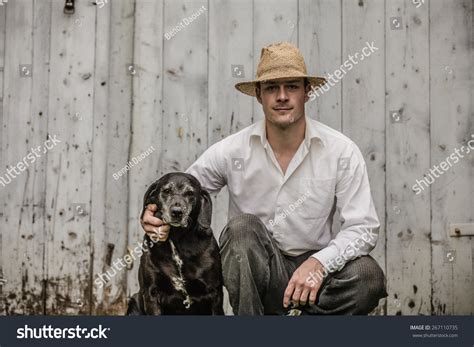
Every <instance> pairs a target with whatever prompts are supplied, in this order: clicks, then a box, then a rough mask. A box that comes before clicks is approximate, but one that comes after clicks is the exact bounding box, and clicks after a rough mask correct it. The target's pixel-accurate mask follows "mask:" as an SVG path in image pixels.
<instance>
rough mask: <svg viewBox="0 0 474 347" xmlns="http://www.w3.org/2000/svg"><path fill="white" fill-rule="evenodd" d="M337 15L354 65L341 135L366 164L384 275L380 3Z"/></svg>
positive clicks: (345, 54)
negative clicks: (352, 144)
mask: <svg viewBox="0 0 474 347" xmlns="http://www.w3.org/2000/svg"><path fill="white" fill-rule="evenodd" d="M342 12H343V19H342V23H343V34H342V36H343V50H342V61H341V64H344V62H345V61H346V60H347V61H349V62H351V60H350V59H349V57H350V56H351V57H354V58H353V60H354V61H355V62H356V63H357V64H353V68H352V69H351V70H350V71H347V74H346V75H344V77H343V78H342V81H341V83H342V91H343V97H342V99H343V107H342V109H343V115H342V125H343V126H342V130H343V132H344V134H345V135H347V136H349V138H351V139H352V140H353V141H354V142H355V143H356V144H357V145H358V146H359V148H360V150H361V152H362V155H363V156H364V159H365V162H366V164H367V171H368V175H369V181H370V188H371V192H372V198H373V200H374V204H375V207H376V210H377V215H378V217H379V220H380V225H381V227H380V231H379V239H378V241H377V246H376V247H375V249H374V250H373V251H372V253H371V255H372V256H373V257H374V258H375V260H377V262H378V264H379V265H380V266H381V267H382V269H384V270H385V189H384V188H385V174H384V173H385V172H384V170H385V145H384V144H385V118H384V117H382V116H381V115H383V114H384V110H385V102H384V101H385V93H384V89H385V70H384V68H385V65H384V64H385V61H384V30H383V29H384V16H385V12H384V4H383V2H382V1H378V0H365V1H356V0H353V1H344V2H343V9H342ZM367 43H369V45H368V44H367ZM370 45H372V46H374V47H375V48H377V50H375V48H372V49H373V50H374V51H371V50H370V49H369V48H368V47H369V46H370ZM362 50H364V51H362ZM363 53H367V55H368V56H365V55H364V54H363ZM369 54H370V55H369ZM347 66H349V64H346V65H345V66H344V65H343V67H342V68H343V69H347ZM336 68H338V67H336ZM334 71H335V70H333V71H332V72H331V73H333V72H334ZM334 79H336V78H334ZM325 95H326V94H325ZM324 97H325V96H324ZM385 273H386V274H387V272H386V271H385ZM384 310H385V300H381V301H380V303H379V307H378V308H377V309H376V310H375V312H377V313H378V314H381V313H383V312H384Z"/></svg>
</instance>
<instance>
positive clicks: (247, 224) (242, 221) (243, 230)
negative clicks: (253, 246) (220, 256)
mask: <svg viewBox="0 0 474 347" xmlns="http://www.w3.org/2000/svg"><path fill="white" fill-rule="evenodd" d="M263 231H265V225H264V224H263V222H262V221H261V220H260V219H259V218H258V217H257V216H255V215H253V214H247V213H245V214H240V215H237V216H235V217H232V218H231V219H230V220H229V222H228V223H227V225H226V226H225V227H224V230H223V231H222V233H221V236H220V237H219V245H221V247H222V245H223V243H228V242H232V243H238V244H242V243H247V242H245V241H249V240H253V239H255V238H256V237H257V234H258V233H261V232H263Z"/></svg>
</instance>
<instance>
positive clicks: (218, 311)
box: [212, 289, 224, 316]
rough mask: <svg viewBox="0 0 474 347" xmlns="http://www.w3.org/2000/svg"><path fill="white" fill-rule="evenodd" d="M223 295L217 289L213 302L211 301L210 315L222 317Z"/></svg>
mask: <svg viewBox="0 0 474 347" xmlns="http://www.w3.org/2000/svg"><path fill="white" fill-rule="evenodd" d="M223 303H224V295H223V292H222V289H220V290H219V289H217V291H216V293H215V295H214V300H212V315H213V316H223V315H224V308H223Z"/></svg>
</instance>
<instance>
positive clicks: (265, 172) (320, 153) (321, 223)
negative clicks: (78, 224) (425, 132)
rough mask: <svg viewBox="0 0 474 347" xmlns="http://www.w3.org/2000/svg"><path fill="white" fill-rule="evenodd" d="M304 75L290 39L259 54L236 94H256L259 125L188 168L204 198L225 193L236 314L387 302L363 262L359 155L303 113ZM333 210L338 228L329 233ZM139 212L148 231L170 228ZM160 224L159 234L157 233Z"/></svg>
mask: <svg viewBox="0 0 474 347" xmlns="http://www.w3.org/2000/svg"><path fill="white" fill-rule="evenodd" d="M324 83H325V79H324V78H320V77H312V76H308V75H307V72H306V65H305V62H304V59H303V56H302V55H301V53H300V51H299V50H298V49H297V48H296V47H294V46H293V45H291V44H289V43H279V44H273V45H270V46H268V47H265V48H263V49H262V54H261V57H260V63H259V65H258V68H257V79H256V80H254V81H251V82H243V83H238V84H237V85H236V88H237V89H238V90H239V91H241V92H243V93H245V94H247V95H250V96H255V97H257V100H258V102H259V103H260V104H261V105H262V108H263V112H264V113H265V119H264V120H262V121H259V122H257V123H255V124H253V125H251V126H249V127H247V128H245V129H243V130H241V131H239V132H238V133H236V134H233V135H231V136H228V137H227V138H225V139H223V140H222V141H219V142H218V143H216V144H214V145H212V146H211V147H210V148H209V149H208V150H207V151H205V152H204V154H203V155H202V156H201V157H200V158H199V159H198V160H197V161H196V162H195V163H194V164H192V165H191V166H190V167H189V168H188V170H187V171H186V172H187V173H190V174H192V175H194V176H195V177H196V178H198V180H199V181H200V182H201V184H202V185H203V186H204V187H205V188H206V189H207V190H208V191H209V192H210V193H215V192H218V191H219V190H220V189H221V188H222V187H223V186H224V185H227V186H228V189H229V200H230V201H229V221H228V223H227V225H226V226H225V228H224V230H223V232H222V234H221V236H220V239H219V244H220V247H221V255H222V265H223V275H224V284H225V286H226V288H227V290H228V292H229V298H230V303H231V306H232V308H233V310H234V313H235V314H238V315H242V314H246V315H260V314H286V313H287V312H288V311H289V309H290V308H292V307H296V306H298V307H297V308H298V309H299V310H301V311H302V312H303V314H367V313H369V312H370V311H371V310H373V309H374V308H375V307H376V306H377V304H378V301H379V299H380V298H382V297H385V296H387V293H386V290H385V277H384V275H383V272H382V270H381V269H380V267H379V266H378V264H377V263H376V262H375V260H374V259H373V258H372V257H370V256H369V255H368V254H369V252H370V251H371V250H372V249H373V248H374V247H375V244H376V241H377V237H378V229H379V226H380V224H379V221H378V218H377V214H376V212H375V208H374V204H373V201H372V197H371V193H370V186H369V181H368V176H367V170H366V165H365V162H364V158H363V156H362V154H361V152H360V151H359V149H358V147H357V146H356V145H355V144H354V142H352V141H351V140H350V139H349V138H347V137H346V136H344V135H343V134H341V133H339V132H338V131H336V130H333V129H331V128H329V127H328V126H326V125H324V124H322V123H319V122H317V121H315V120H312V119H310V118H309V117H306V116H305V110H304V104H305V102H307V101H308V99H309V97H310V94H311V92H312V91H313V90H314V89H315V88H318V87H320V86H321V85H322V84H324ZM336 208H337V209H338V210H339V212H340V216H341V217H340V219H341V224H342V226H341V230H340V232H339V233H337V235H335V237H334V238H333V237H332V236H331V225H332V221H333V216H334V212H335V210H336ZM155 210H156V206H154V205H151V206H148V207H147V210H146V211H145V214H144V217H143V220H142V226H143V229H144V230H145V232H147V233H150V234H153V233H158V236H159V237H160V238H162V237H163V236H165V235H166V234H167V232H168V231H169V226H166V225H163V223H162V221H161V220H159V219H157V218H155V217H154V216H153V212H154V211H155ZM157 227H159V229H158V230H157V229H156V228H157Z"/></svg>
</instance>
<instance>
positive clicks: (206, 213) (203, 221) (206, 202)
mask: <svg viewBox="0 0 474 347" xmlns="http://www.w3.org/2000/svg"><path fill="white" fill-rule="evenodd" d="M211 219H212V201H211V196H210V195H209V193H208V192H207V190H205V189H204V188H201V209H200V210H199V216H198V219H197V222H198V224H199V225H200V226H201V227H202V228H203V229H209V228H210V227H211Z"/></svg>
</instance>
